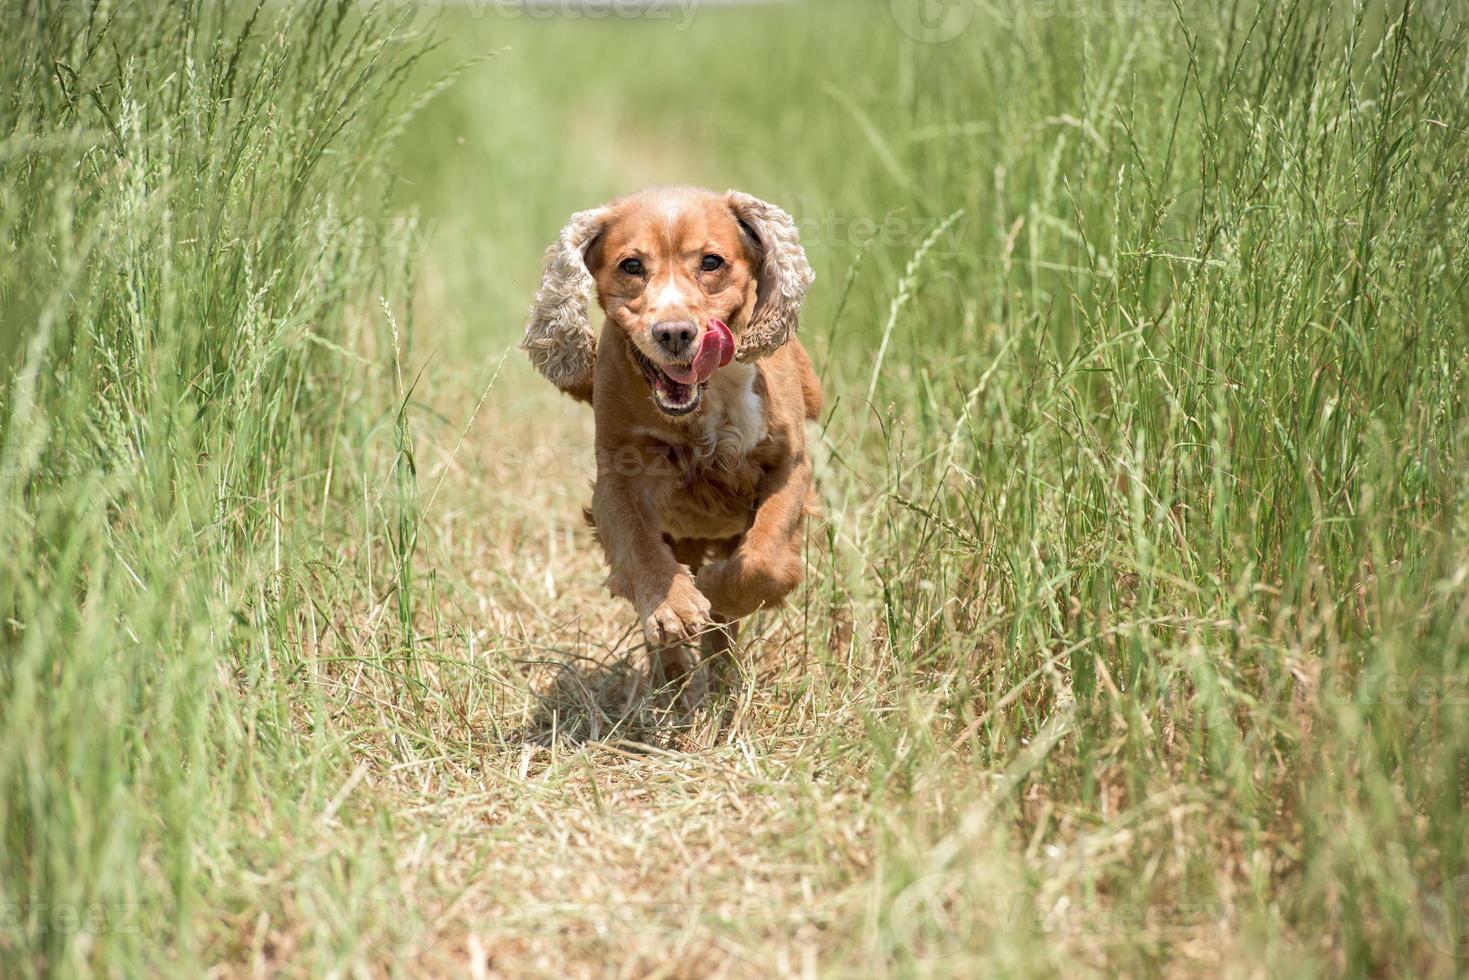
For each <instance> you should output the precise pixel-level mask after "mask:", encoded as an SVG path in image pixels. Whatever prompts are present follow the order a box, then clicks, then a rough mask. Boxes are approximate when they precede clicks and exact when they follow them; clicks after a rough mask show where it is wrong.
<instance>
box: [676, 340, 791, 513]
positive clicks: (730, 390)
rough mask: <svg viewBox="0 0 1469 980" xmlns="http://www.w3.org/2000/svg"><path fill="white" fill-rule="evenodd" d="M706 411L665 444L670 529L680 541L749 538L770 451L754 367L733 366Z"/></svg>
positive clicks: (711, 392) (716, 382)
mask: <svg viewBox="0 0 1469 980" xmlns="http://www.w3.org/2000/svg"><path fill="white" fill-rule="evenodd" d="M705 397H706V398H707V399H708V402H707V404H706V407H705V410H704V411H703V412H701V413H700V414H699V417H698V418H697V419H695V420H694V421H693V422H692V423H691V424H690V425H689V426H688V427H686V428H685V430H684V433H683V434H684V436H685V438H684V439H682V440H679V441H677V442H673V441H667V442H664V443H663V445H664V457H665V458H666V459H667V460H668V462H669V467H670V473H669V478H668V479H667V480H666V481H665V485H664V487H663V491H664V497H665V499H664V504H663V507H662V508H661V510H662V512H663V517H664V529H665V530H666V531H668V533H669V534H671V535H673V536H674V537H676V538H724V537H732V536H734V535H737V534H743V533H744V532H745V531H746V530H747V529H748V528H749V526H750V521H751V520H752V519H753V517H754V514H755V507H756V505H757V504H758V502H759V500H758V496H759V485H760V480H761V478H762V477H763V476H764V475H765V466H764V464H763V462H762V459H761V457H762V456H763V455H765V454H763V453H761V451H760V450H761V449H762V447H764V448H767V449H768V445H767V444H768V442H769V439H768V436H769V433H768V431H767V427H766V422H765V405H764V403H763V400H762V399H761V397H760V394H759V393H758V391H757V390H756V385H755V368H754V367H753V366H752V365H746V364H735V365H730V367H729V368H726V369H724V370H722V371H720V372H719V374H718V375H716V376H715V378H714V379H713V380H711V381H710V384H709V388H708V389H707V391H706V392H705Z"/></svg>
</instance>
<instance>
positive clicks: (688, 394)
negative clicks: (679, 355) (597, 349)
mask: <svg viewBox="0 0 1469 980" xmlns="http://www.w3.org/2000/svg"><path fill="white" fill-rule="evenodd" d="M734 349H735V345H734V334H732V333H730V329H729V327H728V326H726V325H725V323H724V321H723V320H713V319H711V320H709V321H708V324H707V326H706V329H705V330H704V336H703V339H702V340H700V341H699V349H698V351H697V352H695V354H694V357H693V359H692V360H691V361H689V363H687V364H656V363H654V362H653V360H652V359H651V358H649V357H647V356H646V355H645V354H644V353H643V352H642V351H640V350H638V348H637V345H636V344H634V345H633V346H632V353H633V358H634V360H636V361H637V362H638V367H639V368H640V369H642V372H643V377H644V378H646V379H647V381H648V387H649V388H651V389H652V390H653V403H654V404H655V405H657V406H658V409H659V410H660V411H661V412H663V413H664V414H666V415H687V414H689V413H690V412H692V411H693V410H694V409H696V408H698V407H699V398H700V395H701V393H702V392H703V390H704V385H705V384H706V383H708V381H709V379H710V378H712V377H713V376H714V372H715V371H718V370H719V369H720V368H722V367H724V366H725V365H726V364H728V363H729V362H730V360H731V359H732V358H733V357H734Z"/></svg>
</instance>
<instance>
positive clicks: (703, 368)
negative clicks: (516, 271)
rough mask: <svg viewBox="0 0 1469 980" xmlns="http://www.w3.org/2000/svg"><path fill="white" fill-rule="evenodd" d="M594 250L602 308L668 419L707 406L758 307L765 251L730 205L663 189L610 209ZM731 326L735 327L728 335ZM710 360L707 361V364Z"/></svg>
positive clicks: (590, 260) (591, 260) (591, 259)
mask: <svg viewBox="0 0 1469 980" xmlns="http://www.w3.org/2000/svg"><path fill="white" fill-rule="evenodd" d="M609 210H610V214H609V215H608V216H607V219H606V221H605V223H604V224H603V227H602V233H601V235H600V236H598V238H597V239H596V240H595V241H594V242H593V244H592V246H591V247H590V248H589V249H588V250H587V252H586V263H587V268H588V270H589V271H590V272H591V274H592V278H593V279H594V280H595V282H596V284H597V300H598V303H599V304H600V305H601V307H602V309H603V311H604V312H606V314H607V316H608V317H609V318H610V319H611V320H612V322H613V323H615V324H617V326H618V327H619V328H620V329H621V331H622V333H623V335H624V337H625V338H626V341H627V351H626V356H627V357H628V358H630V359H631V360H632V362H633V364H634V366H635V367H636V368H637V369H638V371H639V372H640V373H641V374H642V376H643V378H644V379H645V380H646V381H647V382H648V387H649V389H650V391H651V393H652V396H653V404H654V405H656V406H657V407H658V410H659V411H661V412H663V414H665V415H670V416H680V415H688V414H690V413H692V412H694V411H695V410H697V409H698V407H699V401H700V395H701V391H702V389H703V387H704V385H705V384H706V383H707V381H708V377H707V374H710V373H712V372H713V370H717V368H718V367H719V366H720V364H719V363H718V362H719V361H720V360H727V356H726V357H723V358H721V356H720V355H721V353H722V351H721V350H720V348H721V347H723V346H724V345H728V354H733V353H734V350H733V342H732V341H733V337H734V336H742V335H743V334H744V332H745V327H746V325H747V324H748V322H749V318H750V314H751V312H753V311H754V309H755V302H756V299H757V295H756V294H757V287H756V278H757V269H756V263H757V262H758V261H759V258H760V251H759V248H760V246H759V244H758V242H757V240H756V239H755V237H754V234H753V233H752V232H750V231H748V230H746V229H745V228H744V227H743V226H742V225H741V224H740V221H739V219H738V218H737V217H736V216H735V212H734V209H733V208H732V207H731V206H730V202H729V200H728V199H727V198H726V197H725V196H723V195H719V194H712V193H710V192H708V191H698V190H690V189H685V188H672V189H659V190H655V191H649V192H645V193H643V194H639V195H636V196H634V197H630V198H624V199H623V200H621V201H619V202H617V203H616V204H614V205H613V206H611V208H610V209H609ZM726 328H727V329H726ZM701 355H702V356H701Z"/></svg>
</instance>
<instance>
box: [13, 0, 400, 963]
mask: <svg viewBox="0 0 1469 980" xmlns="http://www.w3.org/2000/svg"><path fill="white" fill-rule="evenodd" d="M12 14H14V16H11V15H12ZM398 20H401V18H396V19H395V18H393V17H389V16H386V15H379V14H368V15H366V16H363V15H362V13H361V11H360V10H359V9H358V8H357V7H356V6H355V5H352V4H347V3H331V2H314V3H309V4H303V5H293V6H291V7H289V8H274V7H266V6H264V5H261V6H257V7H255V8H254V9H237V8H236V7H235V5H225V4H204V3H188V4H141V3H119V4H96V5H92V4H50V3H40V4H36V5H34V7H26V9H24V10H14V11H11V10H7V15H6V20H5V30H4V33H3V38H0V66H3V67H0V78H3V90H4V93H5V94H4V96H3V100H0V242H3V243H4V245H3V248H4V253H5V258H4V261H3V263H0V302H3V306H0V323H3V338H4V340H3V343H0V348H3V351H4V353H5V359H6V368H5V370H4V376H3V379H0V386H3V387H0V400H3V413H0V414H3V422H0V424H3V441H0V569H3V570H0V616H3V619H4V623H3V627H0V705H3V707H0V746H3V750H0V838H3V846H0V908H3V909H4V911H5V922H4V924H3V926H0V961H3V963H4V964H5V966H4V969H3V971H0V972H4V973H6V974H7V975H66V974H82V973H86V972H88V970H89V968H92V967H101V966H103V965H106V966H109V967H110V968H111V969H112V970H113V971H114V972H115V973H116V974H117V975H147V974H149V973H152V972H153V971H155V970H157V969H160V968H163V967H165V966H171V967H172V968H173V969H176V970H178V971H179V972H183V973H189V972H194V971H195V970H198V969H200V968H201V967H202V965H203V964H205V963H206V962H208V961H209V960H211V959H213V958H216V957H220V956H227V955H230V953H229V950H228V949H227V948H221V947H220V946H219V945H218V944H219V943H220V941H221V937H222V936H227V935H228V930H221V929H220V926H219V923H221V922H226V921H228V920H229V919H230V917H232V916H234V915H239V916H244V917H247V918H248V919H249V920H253V919H254V918H255V917H256V915H257V914H260V913H261V912H262V910H270V909H275V910H276V912H275V914H276V915H277V917H279V915H280V912H279V908H280V899H279V897H278V896H272V897H270V898H268V899H266V900H264V901H263V902H262V901H260V900H259V899H256V898H253V897H249V896H250V894H251V892H252V890H253V889H256V888H260V887H264V884H263V883H264V881H265V880H267V879H268V877H269V876H270V875H271V874H272V870H271V869H272V864H273V859H272V856H271V855H272V851H273V850H274V849H277V848H279V847H280V846H281V841H282V840H284V839H289V838H290V836H291V835H292V834H293V833H294V831H293V827H294V825H295V824H296V822H297V821H302V820H308V819H309V818H310V815H311V814H313V813H320V812H321V810H322V809H323V808H324V807H325V806H326V805H327V801H328V800H330V799H331V797H332V794H333V793H335V792H336V791H337V789H338V788H339V787H340V785H341V783H342V781H343V780H344V779H345V776H346V774H347V773H348V772H350V763H349V760H348V757H347V756H346V754H345V753H344V752H343V751H342V743H343V738H342V736H341V734H340V733H336V732H333V731H332V730H331V729H330V727H329V726H325V725H323V726H321V727H319V728H317V729H315V730H304V729H302V728H301V727H300V719H301V717H302V716H303V715H309V714H310V713H311V712H312V710H313V708H312V705H313V704H315V703H316V701H315V700H314V695H313V693H312V689H311V688H310V687H309V686H307V685H303V684H301V683H300V682H299V680H293V678H292V677H291V676H290V675H291V674H293V673H295V672H297V671H299V670H300V663H301V657H302V655H303V652H304V651H303V650H302V649H301V647H300V646H299V645H298V644H295V643H293V642H291V641H289V640H288V639H287V636H286V632H285V629H284V625H285V624H286V623H287V622H290V621H291V620H293V619H294V617H296V616H297V615H298V614H299V613H300V607H301V604H302V603H303V601H304V599H303V596H304V594H305V593H304V590H303V589H302V588H301V587H298V586H297V585H296V584H295V580H296V579H297V578H300V577H305V576H306V575H307V573H308V567H307V566H305V564H304V562H305V561H306V559H307V558H319V556H320V554H321V552H320V549H319V544H318V542H319V541H320V540H321V539H322V537H323V536H324V535H331V534H333V533H334V529H337V528H340V527H341V526H342V525H343V524H344V519H343V517H342V515H341V513H340V511H341V509H342V508H344V507H350V505H351V500H352V494H353V492H354V490H355V492H356V493H358V494H362V493H363V492H364V488H365V487H366V486H368V485H372V486H375V485H376V484H377V482H378V479H379V477H380V475H381V474H378V473H373V472H371V471H368V470H364V469H363V458H364V454H365V447H367V446H369V445H371V444H373V443H374V442H375V441H377V442H381V441H383V438H382V435H381V434H380V433H378V432H377V431H375V427H377V426H380V425H381V424H382V423H383V422H384V421H386V420H390V419H391V409H392V402H391V398H392V388H391V381H390V380H389V379H390V377H391V370H392V362H391V356H392V351H393V350H394V347H393V345H392V343H390V342H388V341H387V340H386V338H387V335H388V332H389V325H388V324H387V322H385V320H384V319H383V315H382V313H381V311H380V310H379V309H378V297H379V296H383V297H386V298H387V299H386V300H385V302H388V303H398V304H401V303H403V302H404V299H405V296H406V287H405V280H404V275H403V266H404V262H405V259H406V255H405V251H406V249H405V246H406V245H407V244H408V242H409V241H410V236H407V235H405V234H403V231H402V228H401V227H400V226H398V225H396V224H394V223H393V222H392V221H391V220H390V218H389V215H388V214H387V213H385V212H384V210H383V209H382V208H381V207H380V206H379V201H380V195H381V194H382V193H384V188H385V186H386V182H385V180H384V171H383V167H382V154H383V150H384V147H385V145H386V144H387V141H388V140H389V139H390V138H391V136H392V135H393V131H394V127H395V126H397V125H398V124H399V123H400V122H401V119H402V109H403V107H404V100H403V99H402V98H399V97H397V95H396V90H398V89H399V88H401V86H402V84H403V82H404V80H405V78H406V72H407V71H408V70H409V69H410V68H411V65H412V62H413V61H414V60H416V58H417V57H418V56H419V55H420V54H421V53H422V50H423V42H422V40H421V39H419V40H415V39H414V37H413V35H411V34H407V33H405V32H404V30H403V27H404V26H405V25H403V24H402V23H399V22H397V21H398ZM374 352H377V353H374ZM371 358H376V359H377V360H376V361H374V360H371ZM322 571H323V572H324V573H328V574H329V573H330V569H329V568H327V569H323V570H322ZM343 768H345V772H343V771H339V770H340V769H343ZM283 804H288V805H286V806H283ZM298 807H299V809H297V808H298ZM252 868H253V869H255V871H254V872H253V873H254V874H255V875H257V876H262V877H259V878H258V879H252V878H251V874H252V872H251V871H250V870H249V869H252ZM252 880H253V882H254V883H252ZM205 916H207V917H208V918H207V920H206V919H204V918H201V917H205ZM204 921H208V922H209V923H210V924H209V925H208V927H207V928H206V929H204V930H203V931H201V929H200V928H199V926H200V923H201V922H204ZM321 924H322V926H323V927H324V928H329V927H330V923H329V922H327V921H322V923H321ZM322 942H323V943H324V944H328V945H329V943H328V941H327V940H322ZM211 944H213V945H211ZM327 958H328V959H329V958H330V957H329V956H328V957H327Z"/></svg>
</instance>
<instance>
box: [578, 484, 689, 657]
mask: <svg viewBox="0 0 1469 980" xmlns="http://www.w3.org/2000/svg"><path fill="white" fill-rule="evenodd" d="M592 515H593V519H594V520H595V522H596V525H597V537H598V538H599V539H600V540H601V542H602V548H603V550H604V551H605V552H606V554H607V565H608V567H609V569H610V574H609V575H608V576H607V587H608V588H609V589H611V591H612V594H613V595H617V596H621V597H623V598H625V599H627V600H629V601H630V602H631V603H632V604H633V607H634V608H635V609H637V611H638V616H639V618H640V619H641V620H642V624H643V632H644V633H646V634H647V637H648V641H649V643H651V644H653V645H654V646H655V647H661V646H666V645H668V644H670V643H677V642H678V641H680V640H685V639H689V638H691V637H693V636H696V635H698V633H699V632H700V631H701V630H703V629H704V627H705V626H707V625H708V624H709V600H707V599H705V598H704V596H703V594H702V593H700V592H699V589H698V586H696V585H695V584H694V576H693V574H692V573H691V572H690V571H689V569H688V567H687V566H686V565H683V564H682V563H680V562H679V561H678V560H677V559H676V558H674V555H673V550H672V549H671V548H670V547H669V546H668V543H667V542H666V541H664V540H663V530H662V528H661V527H660V522H659V520H658V515H657V513H656V512H655V511H654V509H653V507H652V504H651V502H650V501H649V500H648V498H647V497H646V496H645V495H644V494H642V493H639V492H638V489H637V487H636V486H635V484H634V482H633V481H632V480H630V479H629V478H628V477H627V476H625V475H623V474H621V473H619V472H617V471H616V469H615V468H613V467H611V466H609V467H605V468H604V467H602V466H600V465H599V466H598V474H597V485H596V488H595V489H594V490H593V491H592Z"/></svg>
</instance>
